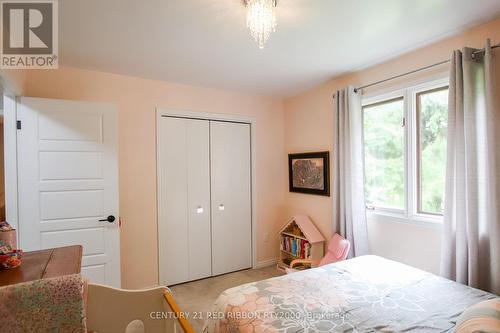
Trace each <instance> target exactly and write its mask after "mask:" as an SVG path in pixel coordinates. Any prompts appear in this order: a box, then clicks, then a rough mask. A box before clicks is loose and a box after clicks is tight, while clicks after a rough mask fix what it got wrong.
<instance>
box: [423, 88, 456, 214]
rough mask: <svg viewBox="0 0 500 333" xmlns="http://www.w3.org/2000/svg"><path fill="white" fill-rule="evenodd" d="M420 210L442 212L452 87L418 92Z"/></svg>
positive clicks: (432, 212)
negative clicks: (449, 90) (449, 103)
mask: <svg viewBox="0 0 500 333" xmlns="http://www.w3.org/2000/svg"><path fill="white" fill-rule="evenodd" d="M416 103H417V108H416V109H417V126H418V127H417V136H418V140H417V147H418V149H417V161H418V168H417V175H418V178H417V179H418V187H417V195H418V197H417V198H418V213H424V214H442V213H443V208H444V207H443V205H444V185H445V178H446V132H447V131H446V130H447V125H448V124H447V121H448V88H439V89H436V90H430V91H423V92H420V93H418V94H417V99H416Z"/></svg>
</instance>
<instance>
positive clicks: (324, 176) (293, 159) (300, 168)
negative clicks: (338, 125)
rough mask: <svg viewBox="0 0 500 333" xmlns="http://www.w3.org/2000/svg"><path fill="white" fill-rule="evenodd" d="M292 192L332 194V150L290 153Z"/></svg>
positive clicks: (289, 177)
mask: <svg viewBox="0 0 500 333" xmlns="http://www.w3.org/2000/svg"><path fill="white" fill-rule="evenodd" d="M288 182H289V190H290V192H297V193H306V194H316V195H323V196H330V152H328V151H321V152H313V153H299V154H288Z"/></svg>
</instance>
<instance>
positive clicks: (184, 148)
mask: <svg viewBox="0 0 500 333" xmlns="http://www.w3.org/2000/svg"><path fill="white" fill-rule="evenodd" d="M158 135H159V142H158V149H159V167H158V177H159V191H160V193H159V200H160V202H159V207H160V209H159V233H160V237H159V238H160V245H159V246H160V280H161V281H160V283H162V284H166V285H172V284H177V283H182V282H185V281H190V280H195V279H200V278H204V277H208V276H210V275H211V249H210V162H209V151H210V148H209V123H208V121H205V120H193V119H183V118H172V117H162V118H161V120H160V126H159V133H158Z"/></svg>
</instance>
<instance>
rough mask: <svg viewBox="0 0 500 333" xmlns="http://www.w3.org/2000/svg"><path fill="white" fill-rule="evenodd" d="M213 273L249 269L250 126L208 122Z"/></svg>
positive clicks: (250, 213)
mask: <svg viewBox="0 0 500 333" xmlns="http://www.w3.org/2000/svg"><path fill="white" fill-rule="evenodd" d="M210 143H211V145H210V156H211V158H210V160H211V168H210V169H211V174H212V177H211V189H212V191H211V192H212V197H211V200H212V274H213V275H218V274H223V273H227V272H232V271H236V270H241V269H245V268H250V267H252V210H251V206H252V204H251V176H250V175H251V158H250V125H249V124H242V123H231V122H219V121H210Z"/></svg>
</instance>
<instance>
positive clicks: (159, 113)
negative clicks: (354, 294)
mask: <svg viewBox="0 0 500 333" xmlns="http://www.w3.org/2000/svg"><path fill="white" fill-rule="evenodd" d="M162 117H176V118H187V119H196V120H208V121H210V120H211V121H225V122H233V123H244V124H249V125H250V154H251V156H250V160H251V161H250V163H251V166H250V177H251V200H252V202H251V215H252V216H251V223H252V226H251V228H252V268H254V269H255V268H257V226H256V222H255V217H256V216H257V205H256V197H255V194H256V193H257V190H256V189H257V186H256V179H255V175H256V166H255V161H256V153H255V146H256V139H255V135H254V133H256V126H257V121H256V119H255V118H253V117H248V116H241V115H232V114H223V113H210V112H194V111H186V110H179V109H168V108H161V107H157V108H156V170H157V171H156V181H157V186H156V193H157V194H156V197H157V202H156V207H157V213H158V214H157V215H158V218H157V237H158V248H157V251H158V252H157V253H158V281H159V283H160V284H161V283H162V282H161V279H160V277H161V276H162V275H163V274H162V270H163V269H164V267H162V265H161V263H162V262H166V261H164V260H162V257H161V256H162V255H161V253H160V247H161V246H160V244H161V242H162V241H163V240H162V239H161V237H160V233H159V223H160V221H162V220H163V219H162V217H163V215H162V211H161V205H160V202H161V200H162V198H161V195H160V193H161V191H160V190H161V188H160V186H161V184H160V180H159V177H158V170H159V169H160V151H161V149H160V143H159V131H160V121H161V118H162Z"/></svg>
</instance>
